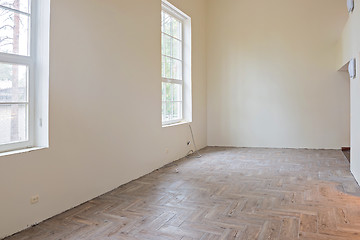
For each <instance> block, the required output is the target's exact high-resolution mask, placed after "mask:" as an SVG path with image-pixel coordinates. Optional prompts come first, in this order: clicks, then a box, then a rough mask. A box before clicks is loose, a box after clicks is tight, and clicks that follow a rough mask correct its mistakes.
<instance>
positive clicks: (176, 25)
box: [172, 18, 182, 40]
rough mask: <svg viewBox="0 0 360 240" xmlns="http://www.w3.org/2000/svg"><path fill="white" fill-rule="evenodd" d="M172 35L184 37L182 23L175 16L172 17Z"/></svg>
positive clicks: (179, 37) (178, 37)
mask: <svg viewBox="0 0 360 240" xmlns="http://www.w3.org/2000/svg"><path fill="white" fill-rule="evenodd" d="M172 36H174V37H175V38H177V39H180V40H181V39H182V24H181V22H180V21H178V20H177V19H175V18H173V19H172Z"/></svg>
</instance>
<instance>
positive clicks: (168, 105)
mask: <svg viewBox="0 0 360 240" xmlns="http://www.w3.org/2000/svg"><path fill="white" fill-rule="evenodd" d="M172 112H173V109H172V103H171V102H166V113H165V114H166V119H167V121H171V120H173V118H172V115H173V114H172Z"/></svg>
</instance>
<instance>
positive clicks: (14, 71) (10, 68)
mask: <svg viewBox="0 0 360 240" xmlns="http://www.w3.org/2000/svg"><path fill="white" fill-rule="evenodd" d="M27 83H28V67H27V66H24V65H14V64H5V63H0V103H9V102H27Z"/></svg>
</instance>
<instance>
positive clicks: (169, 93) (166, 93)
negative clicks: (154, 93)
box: [162, 83, 182, 122]
mask: <svg viewBox="0 0 360 240" xmlns="http://www.w3.org/2000/svg"><path fill="white" fill-rule="evenodd" d="M162 101H163V103H162V120H163V122H166V121H173V120H174V121H175V120H181V119H182V85H181V84H176V83H162Z"/></svg>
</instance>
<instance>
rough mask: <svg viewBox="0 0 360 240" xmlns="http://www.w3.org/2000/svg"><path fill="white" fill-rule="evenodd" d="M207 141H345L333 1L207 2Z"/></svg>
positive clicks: (342, 10) (342, 8) (342, 12)
mask: <svg viewBox="0 0 360 240" xmlns="http://www.w3.org/2000/svg"><path fill="white" fill-rule="evenodd" d="M208 4H209V5H208V22H207V23H208V24H207V26H208V31H207V50H208V51H207V54H208V55H207V59H208V71H207V76H208V78H207V79H208V83H207V84H208V145H217V146H240V147H276V148H336V149H338V148H340V147H342V146H349V141H350V136H349V129H350V127H349V123H350V120H349V109H350V107H349V89H350V87H349V81H348V80H347V79H346V76H345V75H344V74H343V73H337V72H336V71H337V69H338V68H337V67H336V56H337V52H336V48H335V43H336V41H337V40H338V38H339V37H340V36H341V31H342V29H343V26H344V24H345V22H346V18H347V12H346V3H345V2H344V1H338V0H316V1H313V0H293V1H288V0H273V1H268V0H257V1H254V0H242V1H238V0H222V1H218V0H209V1H208Z"/></svg>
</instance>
